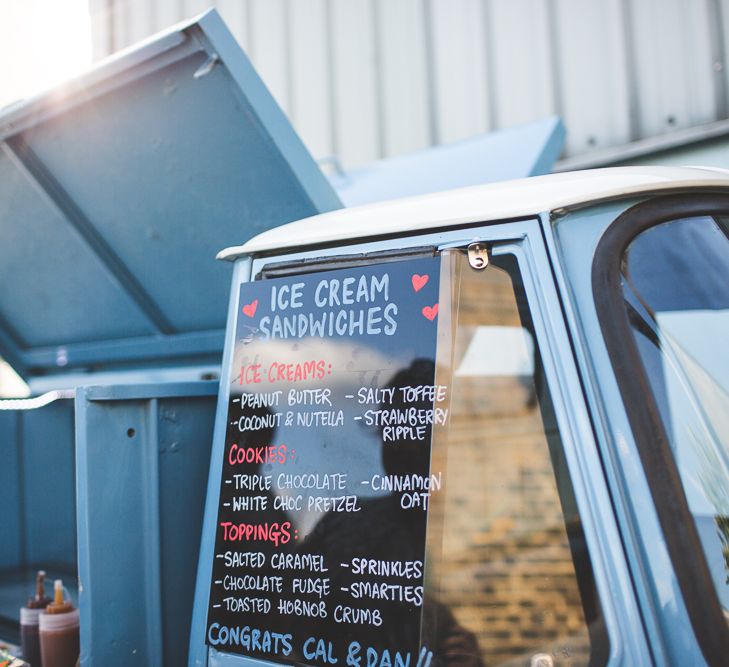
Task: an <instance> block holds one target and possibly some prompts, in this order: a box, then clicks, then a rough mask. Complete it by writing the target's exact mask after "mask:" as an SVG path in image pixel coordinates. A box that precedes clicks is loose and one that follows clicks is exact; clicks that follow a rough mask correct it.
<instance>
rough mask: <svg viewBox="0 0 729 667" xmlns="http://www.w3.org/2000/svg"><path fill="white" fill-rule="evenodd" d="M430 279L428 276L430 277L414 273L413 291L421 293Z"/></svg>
mask: <svg viewBox="0 0 729 667" xmlns="http://www.w3.org/2000/svg"><path fill="white" fill-rule="evenodd" d="M428 278H430V276H428V275H424V276H419V275H418V274H417V273H414V274H413V278H412V281H413V289H414V290H415V291H416V292H419V291H420V290H421V289H423V287H425V283H427V282H428Z"/></svg>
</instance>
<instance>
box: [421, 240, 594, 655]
mask: <svg viewBox="0 0 729 667" xmlns="http://www.w3.org/2000/svg"><path fill="white" fill-rule="evenodd" d="M443 261H444V267H449V270H450V273H451V275H450V280H443V281H442V283H443V284H450V290H451V308H450V317H451V322H450V324H451V331H452V337H451V339H450V340H444V339H441V340H440V341H439V347H438V353H437V370H436V382H437V383H438V384H447V385H449V386H450V388H451V417H450V421H449V424H448V425H447V426H443V427H436V428H435V429H434V433H433V445H432V452H431V460H432V468H433V469H439V470H443V471H446V472H445V478H446V484H445V485H444V489H445V492H444V493H442V494H440V495H435V496H434V497H433V498H432V504H431V509H430V516H429V523H428V550H427V559H428V560H427V566H428V568H427V580H426V599H428V593H430V595H431V596H432V601H433V606H432V607H431V608H430V610H429V609H428V608H427V606H426V618H425V621H426V623H425V628H426V631H427V629H428V623H427V622H428V614H429V612H430V614H431V615H432V617H433V618H434V621H435V622H434V626H435V628H434V630H433V632H435V634H436V635H439V637H438V639H437V640H436V641H435V642H433V645H439V646H442V647H443V653H442V654H441V658H442V659H443V661H444V662H443V664H458V665H465V664H470V665H489V666H490V667H494V666H497V665H539V666H544V667H547V666H549V665H587V664H600V663H602V662H604V661H605V659H606V656H607V653H608V645H607V639H606V636H605V633H604V629H603V624H602V618H601V612H600V604H599V601H598V599H597V596H596V593H595V588H594V583H593V578H592V570H591V564H590V558H589V555H588V552H587V549H586V546H585V540H584V536H583V533H582V529H581V525H580V517H579V514H578V511H577V507H576V504H575V500H574V496H573V491H572V486H571V483H570V478H569V473H568V471H567V467H566V464H565V459H564V455H563V450H562V444H561V441H560V435H559V432H558V430H557V425H556V422H555V417H554V412H553V409H552V403H551V399H550V394H549V389H548V387H547V383H546V381H545V377H544V373H543V370H542V364H541V361H540V354H539V347H538V345H537V343H536V340H535V336H534V329H533V325H532V321H531V318H530V315H529V310H528V307H527V303H526V297H525V292H524V287H523V284H522V281H521V278H520V274H519V270H518V266H517V263H516V261H515V259H514V258H513V257H512V256H502V257H496V258H494V259H493V261H492V263H491V265H489V267H488V268H487V269H486V270H484V271H474V270H473V269H471V268H470V266H469V263H468V261H467V259H466V258H465V257H464V256H463V255H462V254H456V253H454V254H452V255H449V256H448V257H445V256H444V260H443ZM445 300H446V299H445V298H444V294H443V291H441V304H443V302H444V301H445ZM445 314H446V312H444V315H445ZM441 324H443V323H441Z"/></svg>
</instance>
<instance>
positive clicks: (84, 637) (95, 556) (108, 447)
mask: <svg viewBox="0 0 729 667" xmlns="http://www.w3.org/2000/svg"><path fill="white" fill-rule="evenodd" d="M216 390H217V383H214V382H198V383H178V384H175V383H165V384H160V385H140V386H124V387H87V388H83V389H79V390H78V393H77V412H76V414H77V422H78V424H79V428H78V432H77V451H78V456H77V470H78V525H79V535H78V541H79V580H80V582H81V583H82V591H81V593H80V596H79V608H80V613H81V664H82V665H104V666H105V667H107V666H108V667H115V666H117V665H118V666H120V667H121V666H122V665H124V666H127V665H140V666H146V665H170V666H173V665H181V664H184V663H185V661H186V659H187V650H188V646H187V637H188V634H189V629H190V616H191V611H192V596H193V590H194V587H193V583H194V578H195V570H196V567H197V558H198V549H199V544H200V531H201V525H202V508H203V503H204V497H205V488H206V483H207V463H208V461H209V457H210V442H211V433H212V425H213V415H214V412H215V393H216ZM112 554H113V557H112V556H111V555H112Z"/></svg>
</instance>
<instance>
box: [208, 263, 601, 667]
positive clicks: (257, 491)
mask: <svg viewBox="0 0 729 667" xmlns="http://www.w3.org/2000/svg"><path fill="white" fill-rule="evenodd" d="M327 268H328V267H326V266H325V267H324V268H323V270H319V271H312V272H309V273H302V274H289V275H285V276H279V277H271V278H266V279H263V280H257V281H252V282H250V283H243V284H241V286H240V292H239V298H240V302H239V303H240V308H238V312H237V326H236V335H235V342H234V349H233V352H232V354H231V364H232V366H231V375H230V382H231V385H230V395H229V401H228V418H227V420H226V422H227V424H226V434H225V449H224V451H225V454H224V457H223V463H222V467H221V470H220V493H219V502H218V521H217V531H216V543H215V553H214V558H213V568H212V572H211V581H210V598H209V606H208V630H207V642H208V644H209V645H210V646H212V647H214V648H215V649H216V650H223V651H226V652H232V653H239V654H242V655H249V656H252V657H259V658H264V659H267V660H268V661H269V662H270V661H274V662H285V663H290V664H308V665H316V666H318V667H325V666H327V665H346V666H347V667H438V666H439V665H462V666H463V667H466V666H473V667H481V666H484V665H488V666H489V667H497V666H499V665H501V666H503V667H506V666H507V665H509V666H512V665H529V666H534V667H552V666H554V665H564V666H576V665H587V664H592V665H595V664H601V663H603V662H604V661H605V658H606V655H607V641H606V639H605V633H604V632H603V630H602V627H603V625H602V620H601V614H600V604H599V602H598V599H597V596H596V594H595V587H594V583H593V577H592V570H591V565H590V558H589V555H588V552H587V547H586V544H585V539H584V536H583V533H582V529H581V526H580V518H579V514H578V511H577V506H576V503H575V499H574V497H573V493H572V487H571V484H570V477H569V473H568V470H567V466H566V463H565V459H564V454H563V448H562V443H561V440H560V435H559V432H558V428H557V424H556V420H555V416H554V410H553V409H552V404H551V400H550V394H549V390H548V387H547V382H546V379H545V375H544V371H543V368H542V363H541V357H540V353H539V345H538V342H537V338H536V335H535V331H534V326H533V323H532V320H531V318H530V315H529V310H528V306H527V302H526V296H525V290H524V286H523V284H522V280H521V278H520V273H519V268H518V264H517V261H516V260H515V258H514V257H513V256H511V255H509V256H504V257H497V258H495V259H494V261H493V262H492V264H491V265H490V266H488V267H487V268H486V269H485V270H483V271H477V270H474V269H472V268H471V267H470V264H469V261H468V258H467V256H466V255H465V254H464V253H463V252H462V251H459V250H450V251H446V252H444V253H442V254H441V255H437V256H433V253H432V252H423V253H422V254H420V255H418V256H410V257H408V258H405V259H403V258H398V257H395V258H386V259H385V260H384V261H382V262H355V263H353V264H351V265H348V266H342V265H341V264H338V265H336V266H334V267H333V268H329V269H328V270H327Z"/></svg>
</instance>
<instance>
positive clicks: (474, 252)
mask: <svg viewBox="0 0 729 667" xmlns="http://www.w3.org/2000/svg"><path fill="white" fill-rule="evenodd" d="M468 263H469V264H470V265H471V268H472V269H476V270H477V271H483V269H485V268H486V267H487V266H488V265H489V251H488V248H487V247H486V244H485V243H481V242H479V241H477V242H475V243H471V244H470V245H469V246H468Z"/></svg>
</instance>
